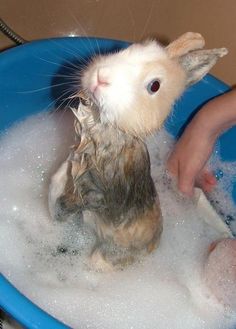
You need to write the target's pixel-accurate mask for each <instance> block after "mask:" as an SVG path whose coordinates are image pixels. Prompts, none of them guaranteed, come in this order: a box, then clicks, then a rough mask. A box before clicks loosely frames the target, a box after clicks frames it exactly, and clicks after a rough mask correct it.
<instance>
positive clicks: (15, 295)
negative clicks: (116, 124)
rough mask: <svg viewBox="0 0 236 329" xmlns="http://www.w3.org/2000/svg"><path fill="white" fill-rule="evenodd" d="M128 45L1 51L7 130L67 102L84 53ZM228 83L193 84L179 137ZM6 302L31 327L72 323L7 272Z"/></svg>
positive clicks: (69, 42)
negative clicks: (31, 298)
mask: <svg viewBox="0 0 236 329" xmlns="http://www.w3.org/2000/svg"><path fill="white" fill-rule="evenodd" d="M127 45H128V43H126V42H123V41H114V40H107V39H94V38H90V39H88V38H60V39H50V40H42V41H36V42H32V43H28V44H26V45H23V46H19V47H17V48H14V49H10V50H8V51H5V52H3V53H1V54H0V109H1V110H0V129H1V131H3V130H4V129H7V128H8V127H9V126H10V125H11V124H12V123H13V122H15V121H17V120H22V119H24V118H25V117H27V116H28V115H31V114H34V113H37V112H40V111H46V110H49V109H52V108H53V107H54V106H55V105H56V106H59V107H60V106H61V107H63V105H64V99H65V97H66V95H68V90H67V85H68V81H66V80H65V79H64V77H63V75H66V74H71V73H72V71H73V70H74V69H75V65H80V64H81V60H80V59H81V58H88V57H90V56H91V55H92V54H94V52H98V51H100V52H102V53H104V52H111V51H114V50H117V49H120V48H123V47H126V46H127ZM98 48H99V49H98ZM82 61H83V60H82ZM228 89H229V87H228V86H227V85H225V84H224V83H222V82H221V81H219V80H217V79H215V78H214V77H212V76H210V75H208V76H207V77H205V78H204V79H203V80H202V81H200V82H199V83H198V84H196V85H195V86H193V87H191V88H190V89H188V90H187V91H186V92H185V94H184V96H183V97H182V98H181V100H180V101H178V103H177V104H176V106H175V109H174V111H175V115H174V120H173V119H171V118H170V119H168V120H167V122H166V127H167V129H168V130H169V131H170V132H171V133H172V134H173V135H174V136H175V137H177V136H178V135H179V134H180V133H181V131H182V129H183V127H184V126H185V124H186V122H187V121H188V120H189V118H191V116H192V115H193V113H194V112H195V111H197V110H198V109H199V107H201V105H202V104H204V103H205V102H206V101H207V100H209V99H211V98H213V97H215V96H216V95H218V94H221V93H224V92H226V91H227V90H228ZM58 97H59V99H58ZM56 99H58V100H57V101H55V100H56ZM235 140H236V128H232V129H231V130H229V131H228V132H227V133H225V134H224V135H222V136H221V138H220V140H219V145H220V156H221V157H222V159H223V160H225V161H233V160H236V151H235ZM232 184H233V182H232ZM233 198H234V200H236V188H233ZM0 308H2V309H3V310H5V311H6V312H7V313H9V314H11V315H12V316H13V317H14V318H15V319H16V320H17V321H19V322H20V323H21V324H23V325H24V326H25V327H27V328H37V329H59V328H60V329H62V328H68V327H67V326H66V325H63V324H62V323H61V322H59V321H57V320H56V319H54V318H53V317H51V316H50V315H48V314H47V313H46V312H44V311H42V310H41V309H40V308H38V307H37V306H36V305H34V304H33V303H32V302H30V301H29V300H28V299H27V298H26V297H24V296H23V295H22V294H21V293H20V292H18V291H17V290H16V289H15V288H14V287H13V286H12V285H11V283H9V282H8V281H7V280H6V279H5V278H4V277H3V276H2V275H0Z"/></svg>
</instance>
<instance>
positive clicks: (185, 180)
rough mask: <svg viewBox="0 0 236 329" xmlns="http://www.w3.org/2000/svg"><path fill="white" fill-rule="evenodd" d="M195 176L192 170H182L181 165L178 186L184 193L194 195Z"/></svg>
mask: <svg viewBox="0 0 236 329" xmlns="http://www.w3.org/2000/svg"><path fill="white" fill-rule="evenodd" d="M194 182H195V176H194V173H193V172H192V171H190V170H181V168H180V167H179V173H178V188H179V190H180V192H181V193H183V194H184V195H187V196H190V197H192V196H193V189H194Z"/></svg>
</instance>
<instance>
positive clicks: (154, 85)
mask: <svg viewBox="0 0 236 329" xmlns="http://www.w3.org/2000/svg"><path fill="white" fill-rule="evenodd" d="M159 88H160V81H159V80H157V79H154V80H152V81H151V82H149V84H148V85H147V91H148V92H149V94H155V93H156V92H157V91H158V90H159Z"/></svg>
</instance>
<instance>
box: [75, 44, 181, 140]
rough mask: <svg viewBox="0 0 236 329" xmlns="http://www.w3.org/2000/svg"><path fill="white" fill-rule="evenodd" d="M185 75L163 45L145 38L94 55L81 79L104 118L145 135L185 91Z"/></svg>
mask: <svg viewBox="0 0 236 329" xmlns="http://www.w3.org/2000/svg"><path fill="white" fill-rule="evenodd" d="M185 79H186V74H185V72H184V70H183V69H182V67H181V66H180V64H179V63H178V61H177V60H175V59H171V58H169V56H168V53H167V51H166V49H165V48H164V47H162V46H161V45H159V44H158V43H157V42H155V41H146V42H145V43H142V44H133V45H131V46H130V47H128V48H127V49H124V50H121V51H120V52H118V53H114V54H109V55H104V56H97V57H95V58H94V60H93V61H92V63H91V64H90V65H89V67H88V68H87V69H86V70H85V71H84V74H83V76H82V80H81V82H82V88H83V89H84V90H86V91H87V92H88V93H89V94H90V96H91V97H92V99H93V100H94V102H95V103H96V104H97V105H98V106H99V109H100V111H101V120H102V122H110V123H112V124H115V125H117V126H118V127H119V128H121V129H123V130H125V131H128V132H131V133H133V134H135V135H138V136H142V135H147V134H149V133H151V132H153V131H154V130H156V129H158V128H160V126H161V125H162V123H163V121H164V120H165V118H166V116H167V115H168V114H169V112H170V110H171V106H172V104H173V102H174V101H175V100H176V99H177V98H178V97H179V96H180V95H181V93H182V92H183V89H184V87H185ZM153 82H155V88H152V89H153V90H155V91H154V92H152V91H151V90H150V87H151V84H152V83H153ZM158 83H159V85H158ZM158 87H159V89H158Z"/></svg>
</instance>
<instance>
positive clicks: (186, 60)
mask: <svg viewBox="0 0 236 329" xmlns="http://www.w3.org/2000/svg"><path fill="white" fill-rule="evenodd" d="M227 53H228V50H227V49H226V48H218V49H210V50H195V51H191V52H190V53H187V54H185V55H183V56H181V57H179V59H178V60H179V63H180V65H181V66H182V67H183V69H184V71H185V72H186V85H187V86H188V85H192V84H193V83H195V82H197V81H199V80H201V78H203V77H204V75H206V74H207V73H208V72H209V71H210V69H211V68H212V67H213V66H214V65H215V63H216V62H217V60H218V59H219V58H220V57H223V56H225V55H226V54H227Z"/></svg>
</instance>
